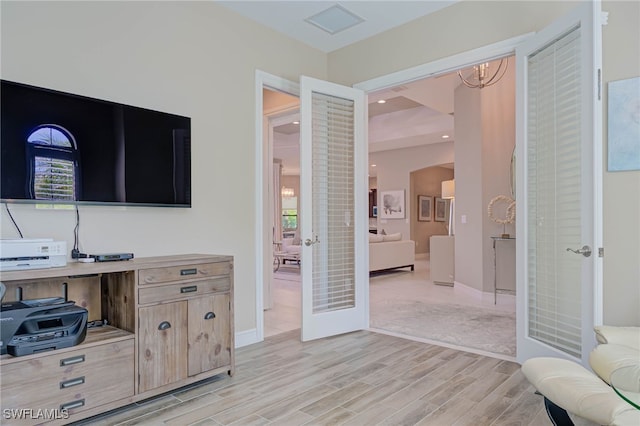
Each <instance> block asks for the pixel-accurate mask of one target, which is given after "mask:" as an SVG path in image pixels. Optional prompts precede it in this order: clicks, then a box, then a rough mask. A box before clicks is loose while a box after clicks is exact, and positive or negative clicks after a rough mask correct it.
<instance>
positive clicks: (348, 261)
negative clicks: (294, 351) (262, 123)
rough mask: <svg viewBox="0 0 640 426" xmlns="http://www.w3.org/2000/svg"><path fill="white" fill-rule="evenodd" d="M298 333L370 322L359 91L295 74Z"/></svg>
mask: <svg viewBox="0 0 640 426" xmlns="http://www.w3.org/2000/svg"><path fill="white" fill-rule="evenodd" d="M300 82H301V83H300V115H301V120H300V123H301V124H300V127H301V129H300V229H301V233H300V237H301V239H302V265H301V268H302V340H303V341H307V340H312V339H318V338H321V337H326V336H331V335H336V334H340V333H346V332H350V331H355V330H361V329H365V328H367V327H368V291H367V290H368V288H367V284H368V279H369V274H368V264H367V263H368V244H365V242H366V240H367V223H368V222H367V216H368V214H367V208H368V202H367V199H366V196H367V191H366V189H367V152H368V151H367V146H366V134H365V132H366V129H365V123H366V103H365V95H364V92H362V91H360V90H357V89H353V88H350V87H344V86H340V85H337V84H333V83H329V82H325V81H321V80H316V79H312V78H309V77H302V78H301V80H300Z"/></svg>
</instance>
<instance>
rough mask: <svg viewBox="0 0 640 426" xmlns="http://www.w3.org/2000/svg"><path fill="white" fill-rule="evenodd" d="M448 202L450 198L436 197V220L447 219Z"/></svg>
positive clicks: (444, 220)
mask: <svg viewBox="0 0 640 426" xmlns="http://www.w3.org/2000/svg"><path fill="white" fill-rule="evenodd" d="M450 202H451V200H447V199H444V198H436V207H435V221H436V222H446V221H447V220H448V219H449V218H448V217H447V216H448V214H449V203H450Z"/></svg>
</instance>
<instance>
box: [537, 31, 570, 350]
mask: <svg viewBox="0 0 640 426" xmlns="http://www.w3.org/2000/svg"><path fill="white" fill-rule="evenodd" d="M580 59H581V58H580V28H579V27H577V28H575V29H573V30H572V31H570V32H569V33H567V34H566V35H564V36H563V37H561V38H559V39H557V40H555V41H554V42H553V43H551V44H550V45H548V46H546V47H545V48H543V49H541V50H539V51H537V52H536V53H535V54H533V55H531V56H529V57H528V68H527V70H528V71H527V72H528V81H527V108H528V116H529V119H528V123H527V141H528V145H527V159H528V169H527V174H528V179H527V185H528V188H527V189H528V210H529V220H528V223H527V233H528V241H529V243H528V248H527V249H528V254H527V256H528V267H529V269H528V270H529V276H528V281H527V284H528V302H529V311H528V318H529V326H528V333H529V336H530V337H532V338H534V339H536V340H538V341H540V342H543V343H545V344H547V345H549V346H551V347H554V348H556V349H559V350H561V351H563V352H565V353H568V354H570V355H573V356H576V357H578V358H580V357H581V353H582V348H581V339H582V338H581V334H582V330H581V317H582V307H581V300H582V291H581V282H582V280H581V271H582V256H576V255H575V254H572V253H568V252H567V251H566V248H567V247H581V246H582V241H581V240H582V232H581V229H582V223H581V188H582V186H581V173H582V170H581V128H582V125H581V103H582V99H581V97H580V93H581V91H580V86H581V68H580Z"/></svg>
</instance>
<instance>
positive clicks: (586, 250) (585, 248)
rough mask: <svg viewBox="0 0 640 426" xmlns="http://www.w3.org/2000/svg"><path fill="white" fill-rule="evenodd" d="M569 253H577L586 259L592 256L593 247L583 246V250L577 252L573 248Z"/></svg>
mask: <svg viewBox="0 0 640 426" xmlns="http://www.w3.org/2000/svg"><path fill="white" fill-rule="evenodd" d="M567 251H570V252H571V253H575V254H581V255H583V256H584V257H589V256H591V247H589V246H582V248H580V249H577V250H574V249H572V248H567Z"/></svg>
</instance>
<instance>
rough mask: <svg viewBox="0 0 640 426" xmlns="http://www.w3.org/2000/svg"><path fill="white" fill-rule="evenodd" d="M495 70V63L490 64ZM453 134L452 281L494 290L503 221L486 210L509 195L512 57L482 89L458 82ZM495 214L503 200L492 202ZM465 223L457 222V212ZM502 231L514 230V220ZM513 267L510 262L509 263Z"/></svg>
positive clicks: (512, 134) (512, 136)
mask: <svg viewBox="0 0 640 426" xmlns="http://www.w3.org/2000/svg"><path fill="white" fill-rule="evenodd" d="M494 69H495V68H494ZM454 105H455V117H456V119H455V133H456V227H455V230H456V278H455V279H456V282H459V283H462V284H465V285H467V286H469V287H473V288H475V289H477V290H481V291H485V292H492V291H493V278H494V268H493V240H492V239H491V237H495V236H500V235H501V234H502V233H503V227H502V225H499V224H496V223H495V222H493V221H492V220H491V219H489V217H488V215H487V206H488V205H489V202H490V201H491V199H492V198H494V197H495V196H497V195H505V196H511V187H510V170H511V155H512V153H513V148H514V146H515V70H514V66H513V62H512V63H511V66H510V67H509V68H508V69H507V72H506V73H505V75H504V77H503V78H502V79H501V80H500V81H499V82H498V83H497V84H495V85H493V86H490V87H485V88H483V89H481V90H479V89H471V88H468V87H466V86H464V85H460V86H458V88H457V89H456V91H455V95H454ZM494 211H495V213H496V214H497V215H500V214H501V213H502V214H504V213H505V211H506V204H502V205H496V206H495V209H494ZM463 215H464V216H466V223H462V220H461V219H462V216H463ZM504 231H505V232H506V233H509V234H511V235H514V233H515V226H514V224H510V225H507V226H506V227H505V229H504ZM512 270H513V271H515V261H514V263H513V265H512Z"/></svg>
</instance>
